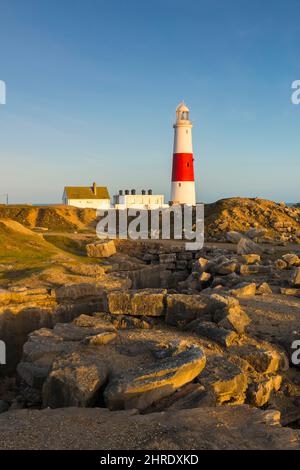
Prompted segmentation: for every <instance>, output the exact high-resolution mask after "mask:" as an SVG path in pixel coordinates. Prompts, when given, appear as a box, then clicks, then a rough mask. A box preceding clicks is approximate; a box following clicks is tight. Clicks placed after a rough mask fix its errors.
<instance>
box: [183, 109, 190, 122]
mask: <svg viewBox="0 0 300 470" xmlns="http://www.w3.org/2000/svg"><path fill="white" fill-rule="evenodd" d="M181 119H182V120H183V121H188V120H189V113H188V111H183V112H182V113H181Z"/></svg>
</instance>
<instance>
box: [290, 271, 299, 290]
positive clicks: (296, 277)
mask: <svg viewBox="0 0 300 470" xmlns="http://www.w3.org/2000/svg"><path fill="white" fill-rule="evenodd" d="M290 284H291V285H292V286H300V267H299V268H295V269H294V271H293V273H292V275H291V279H290Z"/></svg>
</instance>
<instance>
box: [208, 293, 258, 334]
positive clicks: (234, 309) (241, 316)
mask: <svg viewBox="0 0 300 470" xmlns="http://www.w3.org/2000/svg"><path fill="white" fill-rule="evenodd" d="M209 298H210V301H211V302H212V305H213V307H212V308H213V313H212V319H213V321H214V322H216V323H218V325H219V326H220V327H222V328H225V329H228V330H234V331H236V332H237V333H244V331H245V328H246V326H247V325H249V323H250V318H249V317H248V315H247V314H246V313H245V312H244V310H243V309H242V308H241V306H240V304H239V301H238V300H237V299H236V298H234V297H230V296H228V297H226V296H223V295H220V294H212V295H210V296H209Z"/></svg>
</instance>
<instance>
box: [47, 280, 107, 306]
mask: <svg viewBox="0 0 300 470" xmlns="http://www.w3.org/2000/svg"><path fill="white" fill-rule="evenodd" d="M52 295H53V296H54V297H56V298H57V299H58V300H63V301H65V300H67V299H71V300H76V299H80V298H83V297H100V296H102V295H103V286H102V285H101V284H97V283H89V282H85V283H81V284H66V285H64V286H61V287H59V288H57V289H55V290H54V291H53V294H52Z"/></svg>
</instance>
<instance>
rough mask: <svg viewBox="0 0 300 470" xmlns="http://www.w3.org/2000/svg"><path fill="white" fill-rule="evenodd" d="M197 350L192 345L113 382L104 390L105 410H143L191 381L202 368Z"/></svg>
mask: <svg viewBox="0 0 300 470" xmlns="http://www.w3.org/2000/svg"><path fill="white" fill-rule="evenodd" d="M205 362H206V358H205V355H204V353H203V352H202V350H201V349H200V348H197V347H194V346H191V347H189V348H187V349H186V350H185V351H183V352H180V353H179V354H177V355H175V356H172V357H167V358H165V359H162V360H161V361H158V362H157V363H154V364H153V365H150V366H148V367H145V368H140V369H138V370H131V371H128V372H127V373H125V374H124V375H122V376H119V377H115V378H114V379H112V380H111V381H110V382H109V384H108V386H107V388H106V389H105V391H104V396H105V401H106V404H107V406H108V408H110V409H112V410H116V409H128V408H137V409H141V410H142V409H145V408H147V407H148V406H150V405H151V404H152V403H154V402H155V401H157V400H159V399H161V398H164V397H166V396H168V395H171V394H172V393H174V392H175V391H176V390H177V389H178V388H180V387H181V386H182V385H184V384H186V383H189V382H191V381H192V380H193V379H194V378H195V377H197V376H198V375H199V374H200V373H201V371H202V370H203V368H204V367H205Z"/></svg>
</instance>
